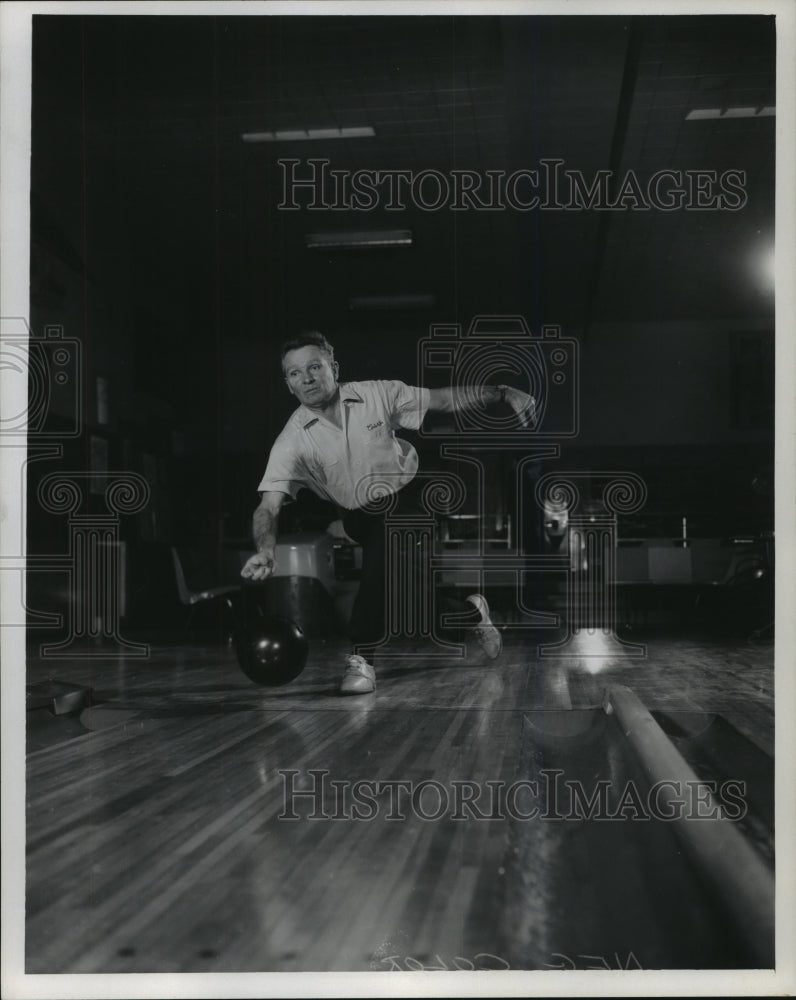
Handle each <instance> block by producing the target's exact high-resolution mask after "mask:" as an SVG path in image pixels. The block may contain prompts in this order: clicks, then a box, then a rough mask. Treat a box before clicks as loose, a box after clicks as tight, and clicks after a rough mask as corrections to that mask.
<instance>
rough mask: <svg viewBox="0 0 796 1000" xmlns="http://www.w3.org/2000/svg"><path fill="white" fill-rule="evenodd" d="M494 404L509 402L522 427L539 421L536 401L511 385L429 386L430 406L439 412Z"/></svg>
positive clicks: (452, 411) (530, 425)
mask: <svg viewBox="0 0 796 1000" xmlns="http://www.w3.org/2000/svg"><path fill="white" fill-rule="evenodd" d="M493 403H507V404H508V405H509V406H510V407H511V408H512V410H514V412H515V413H516V414H517V417H518V418H519V422H520V425H521V426H522V427H533V426H535V424H536V400H535V399H534V398H533V396H529V395H528V393H527V392H523V391H522V390H521V389H515V388H514V387H513V386H510V385H463V386H457V387H456V388H455V389H454V388H442V389H430V390H429V404H428V408H429V410H431V411H432V412H436V413H454V412H455V411H456V410H469V409H479V408H482V407H485V406H491V405H492V404H493Z"/></svg>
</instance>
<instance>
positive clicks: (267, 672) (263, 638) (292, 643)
mask: <svg viewBox="0 0 796 1000" xmlns="http://www.w3.org/2000/svg"><path fill="white" fill-rule="evenodd" d="M236 651H237V654H238V663H239V664H240V668H241V670H242V671H243V672H244V674H246V676H247V677H248V678H249V680H252V681H254V683H255V684H264V685H266V686H267V687H280V686H281V685H282V684H289V683H290V682H291V681H292V680H295V679H296V678H297V677H298V675H299V674H300V673H301V671H302V670H303V669H304V667H305V665H306V663H307V655H308V653H309V643H308V642H307V637H306V636H305V635H304V633H303V632H302V631H301V629H300V628H299V627H298V625H296V624H295V622H291V621H288V620H287V619H286V618H275V617H271V616H268V615H263V616H262V617H260V616H256V617H255V616H253V617H252V619H251V620H250V621H249V622H248V623H247V624H246V626H245V627H244V628H242V629H241V630H240V632H239V634H238V637H237V641H236Z"/></svg>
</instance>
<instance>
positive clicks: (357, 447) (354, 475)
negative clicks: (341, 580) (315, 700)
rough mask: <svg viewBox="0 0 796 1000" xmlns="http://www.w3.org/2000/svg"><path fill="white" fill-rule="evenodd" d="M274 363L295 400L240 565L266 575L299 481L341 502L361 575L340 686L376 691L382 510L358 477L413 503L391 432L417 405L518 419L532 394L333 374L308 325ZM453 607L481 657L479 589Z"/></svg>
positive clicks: (487, 624)
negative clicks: (492, 410)
mask: <svg viewBox="0 0 796 1000" xmlns="http://www.w3.org/2000/svg"><path fill="white" fill-rule="evenodd" d="M282 371H283V374H284V377H285V382H286V384H287V388H288V390H289V392H291V393H292V394H293V395H294V396H295V397H296V399H297V400H298V401H299V404H300V405H299V406H298V408H297V409H296V410H295V411H294V412H293V414H292V416H291V417H290V419H289V420H288V421H287V423H286V424H285V427H284V429H283V430H282V432H281V433H280V435H279V437H278V438H277V439H276V441H275V442H274V445H273V447H272V449H271V453H270V456H269V459H268V464H267V467H266V470H265V475H264V476H263V478H262V481H261V482H260V485H259V487H258V489H259V491H260V494H261V499H260V504H259V506H258V507H257V509H256V510H255V512H254V518H253V534H254V543H255V546H256V548H257V551H256V552H255V554H254V555H253V556H251V557H250V558H249V559H248V560H247V562H246V565H245V566H244V567H243V569H242V571H241V575H242V576H243V577H245V578H246V579H251V580H266V579H267V578H268V577H269V576H270V575H271V574H272V573H273V572H274V568H275V563H274V550H275V546H276V539H277V526H278V519H279V511H280V509H281V507H282V505H283V504H284V503H285V502H286V501H289V500H295V498H296V495H297V493H298V491H299V490H300V489H302V488H306V489H309V490H312V492H313V493H316V494H317V495H318V496H319V497H321V498H322V499H324V500H329V501H331V502H332V503H334V504H336V505H337V507H338V508H340V509H341V512H342V514H343V526H344V528H345V531H346V533H347V534H348V535H349V536H350V537H351V538H353V539H354V540H355V541H357V542H358V543H359V544H360V545H361V546H362V575H361V579H360V585H359V589H358V592H357V595H356V598H355V601H354V605H353V609H352V613H351V621H350V625H349V637H350V639H351V642H352V645H353V651H352V652H351V653H350V654H349V655H348V656H347V657H346V664H345V666H346V670H345V673H344V675H343V679H342V682H341V685H340V692H341V693H342V694H368V693H369V692H371V691H375V690H376V673H375V668H374V659H375V654H376V647H377V645H378V644H379V643H380V642H381V641H382V639H383V637H384V633H385V617H386V612H385V596H386V594H385V591H386V584H385V580H386V554H385V545H384V539H385V531H384V515H383V514H382V513H379V512H378V511H376V510H372V509H369V504H368V500H367V497H366V489H365V488H364V487H365V486H366V485H367V483H368V482H369V481H370V480H372V479H373V477H377V478H378V482H379V485H380V487H381V488H382V489H386V490H387V491H388V492H392V493H396V494H397V498H396V507H395V508H394V509H395V510H398V511H403V512H405V513H406V512H410V511H414V510H416V509H418V508H417V503H418V500H417V485H418V482H419V480H418V482H414V483H413V481H414V480H415V475H416V473H417V471H418V456H417V452H416V451H415V449H414V448H413V447H412V445H411V444H410V443H409V442H408V441H406V440H405V439H403V438H401V437H399V436H397V435H396V431H397V430H400V429H401V428H405V429H407V430H417V429H418V428H419V427H420V425H421V423H422V422H423V419H424V418H425V416H426V414H427V413H434V412H436V413H453V412H455V411H457V410H463V409H472V408H478V407H487V406H491V405H494V404H496V403H501V402H504V403H507V404H508V405H509V406H510V407H511V409H512V410H513V411H514V412H515V414H516V415H517V419H518V421H519V423H520V424H521V425H522V426H527V425H528V424H529V423H531V422H532V421H533V420H534V409H535V402H534V399H533V397H532V396H529V395H528V394H527V393H525V392H522V391H521V390H519V389H515V388H513V387H511V386H506V385H498V386H487V385H484V386H478V387H462V388H460V389H459V390H458V392H454V390H453V389H450V388H441V389H421V388H416V387H413V386H409V385H406V384H405V383H403V382H399V381H383V380H374V381H367V382H343V383H340V382H339V381H338V376H339V366H338V363H337V362H336V361H335V359H334V349H333V348H332V345H331V344H330V343H329V342H328V341H327V340H326V338H325V337H324V336H323V335H322V334H320V333H317V332H313V333H307V334H303V335H301V336H299V337H296V338H295V339H293V340H289V341H287V342H286V343H285V344H284V345H283V347H282ZM466 600H467V602H469V605H468V604H462V610H464V608H467V607H469V608H470V610H472V607H474V608H475V609H476V610H477V612H478V613H479V616H480V622H479V623H478V624H477V625H476V626H475V628H474V630H473V631H474V634H475V636H476V638H477V640H478V642H479V644H480V645H481V647H482V649H483V650H484V652H485V653H486V655H487V656H488V657H489V658H490V659H495V658H496V657H497V656H498V655H499V654H500V650H501V639H500V633H499V632H498V630H497V629H496V628H495V626H494V625H493V624H492V622H491V620H490V617H489V606H488V604H487V602H486V598H484V597H483V595H481V594H471V595H470V596H469V597H468V598H467V599H466Z"/></svg>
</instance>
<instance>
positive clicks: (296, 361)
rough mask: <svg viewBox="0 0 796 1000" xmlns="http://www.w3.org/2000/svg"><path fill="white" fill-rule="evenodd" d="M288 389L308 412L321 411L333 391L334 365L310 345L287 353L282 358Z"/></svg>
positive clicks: (326, 356) (334, 384) (335, 371)
mask: <svg viewBox="0 0 796 1000" xmlns="http://www.w3.org/2000/svg"><path fill="white" fill-rule="evenodd" d="M282 370H283V371H284V373H285V382H287V387H288V389H289V390H290V391H291V392H292V393H293V395H294V396H295V397H296V399H298V400H299V402H301V403H303V404H304V405H305V406H309V407H310V409H322V408H323V407H324V406H326V404H327V403H329V402H330V401H331V400H332V399H333V398H334V394H335V392H336V391H337V371H338V368H337V362H336V361H330V360H329V355H328V354H327V353H326V351H322V350H321V349H320V347H314V346H312V345H310V346H308V347H299V348H297V349H296V350H295V351H288V352H287V354H286V355H285V356H284V358H283V359H282Z"/></svg>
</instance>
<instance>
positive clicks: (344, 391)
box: [258, 381, 429, 510]
mask: <svg viewBox="0 0 796 1000" xmlns="http://www.w3.org/2000/svg"><path fill="white" fill-rule="evenodd" d="M428 404H429V391H428V389H418V388H415V387H414V386H410V385H405V384H404V383H403V382H396V381H376V382H346V383H345V384H343V385H341V386H340V402H339V405H340V408H341V411H342V412H341V418H342V425H343V426H342V429H340V428H338V427H335V426H334V424H332V423H331V422H330V421H329V420H327V419H326V418H325V417H323V416H320V415H319V414H318V413H316V412H314V411H313V410H310V409H309V408H308V407H306V406H304V405H301V406H299V407H298V409H297V410H296V411H295V412H294V413H293V414H292V416H291V417H290V419H289V420H288V422H287V423H286V424H285V427H284V430H283V431H282V433H281V434H280V435H279V437H278V438H277V439H276V441H275V442H274V446H273V448H272V449H271V454H270V456H269V458H268V466H267V468H266V470H265V475H264V476H263V478H262V481H261V482H260V485H259V487H258V489H259V490H260V491H261V492H264V491H266V490H267V491H269V492H270V491H274V492H278V493H287V494H289V495H290V496H291V497H292V498H293V499H295V498H296V494H297V493H298V491H299V490H300V489H301V488H302V487H303V486H306V487H307V488H308V489H310V490H312V491H313V492H314V493H317V494H318V496H320V497H323V499H325V500H331V501H332V502H333V503H336V504H338V505H339V506H340V507H345V508H347V509H348V510H354V509H356V508H358V507H361V506H363V504H364V503H365V502H366V501H367V499H368V497H369V496H370V497H371V498H372V496H373V492H374V491H375V493H376V495H384V493H385V492H388V493H396V492H397V491H398V490H399V489H401V487H403V486H406V484H407V483H409V482H410V481H411V480H412V478H413V477H414V475H415V473H416V472H417V464H418V461H417V452H416V451H415V449H414V448H413V447H412V445H411V444H409V442H408V441H404V440H403V439H402V438H399V437H396V436H395V431H396V428H399V427H404V428H406V429H407V430H417V428H418V427H419V426H420V424H421V423H422V422H423V418H424V417H425V415H426V411H427V410H428Z"/></svg>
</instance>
